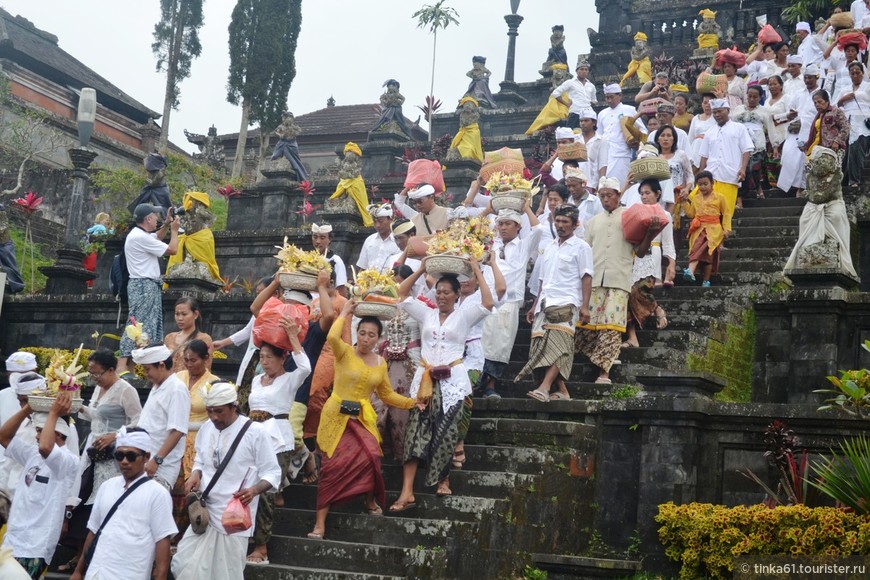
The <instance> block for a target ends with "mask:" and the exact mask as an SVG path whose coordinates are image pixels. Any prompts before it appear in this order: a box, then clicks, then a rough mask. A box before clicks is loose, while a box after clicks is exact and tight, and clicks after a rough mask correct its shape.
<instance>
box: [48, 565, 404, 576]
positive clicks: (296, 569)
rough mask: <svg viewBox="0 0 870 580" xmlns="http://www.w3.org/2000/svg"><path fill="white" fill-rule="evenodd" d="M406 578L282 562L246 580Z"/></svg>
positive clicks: (249, 570)
mask: <svg viewBox="0 0 870 580" xmlns="http://www.w3.org/2000/svg"><path fill="white" fill-rule="evenodd" d="M49 578H50V576H49ZM63 578H68V576H63ZM405 578H406V576H405V575H404V574H402V575H399V576H384V575H382V574H362V573H357V572H345V571H341V570H326V569H323V568H303V567H300V566H283V565H280V564H269V565H268V566H246V567H245V580H405Z"/></svg>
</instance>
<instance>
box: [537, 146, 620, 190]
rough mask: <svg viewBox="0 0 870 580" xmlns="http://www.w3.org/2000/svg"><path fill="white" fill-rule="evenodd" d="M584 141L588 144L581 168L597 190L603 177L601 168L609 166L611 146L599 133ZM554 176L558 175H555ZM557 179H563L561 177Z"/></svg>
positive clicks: (589, 184) (590, 183)
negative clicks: (608, 158) (608, 156)
mask: <svg viewBox="0 0 870 580" xmlns="http://www.w3.org/2000/svg"><path fill="white" fill-rule="evenodd" d="M583 143H585V144H586V161H581V162H580V169H582V170H583V172H584V173H585V174H586V177H587V179H588V180H589V181H588V182H587V185H588V186H589V187H590V188H592V189H593V190H596V189H598V179H599V178H600V177H601V175H600V174H601V169H602V168H604V167H607V154H608V150H609V146H608V145H607V141H605V140H604V139H602V138H601V135H599V134H598V133H595V134H593V135H592V137H591V138H590V139H589V140H583ZM560 172H561V169H560ZM551 175H552V172H551ZM553 177H556V176H555V175H553ZM556 179H561V177H558V178H556Z"/></svg>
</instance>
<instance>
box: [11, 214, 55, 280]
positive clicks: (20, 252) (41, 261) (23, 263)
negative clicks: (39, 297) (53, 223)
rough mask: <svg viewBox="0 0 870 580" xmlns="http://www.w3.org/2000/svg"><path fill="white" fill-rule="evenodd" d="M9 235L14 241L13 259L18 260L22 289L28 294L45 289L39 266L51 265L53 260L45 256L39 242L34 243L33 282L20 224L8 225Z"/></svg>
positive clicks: (27, 250) (43, 277)
mask: <svg viewBox="0 0 870 580" xmlns="http://www.w3.org/2000/svg"><path fill="white" fill-rule="evenodd" d="M9 235H10V237H11V238H12V241H13V242H15V259H16V261H17V262H18V271H19V272H21V278H23V279H24V290H22V292H26V293H28V294H32V293H35V292H40V291H42V290H44V289H45V282H46V278H45V275H44V274H43V273H42V272H40V271H39V267H40V266H51V265H52V264H54V260H52V259H50V258H47V257H46V256H45V255H44V254H43V253H42V248H41V247H40V246H39V244H35V245H34V248H33V274H34V276H33V282H31V279H30V247H29V245H28V244H26V243H25V242H24V228H22V227H20V226H15V225H12V224H10V225H9Z"/></svg>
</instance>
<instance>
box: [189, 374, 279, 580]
mask: <svg viewBox="0 0 870 580" xmlns="http://www.w3.org/2000/svg"><path fill="white" fill-rule="evenodd" d="M201 392H202V398H203V400H204V401H205V409H206V412H208V418H209V420H208V422H206V423H205V424H204V425H203V426H202V428H201V429H200V430H199V435H197V438H196V459H195V460H194V464H193V473H192V474H191V476H190V479H188V480H187V481H186V482H185V484H184V492H185V494H187V493H190V492H191V491H196V490H199V491H203V490H205V489H206V487H208V485H209V483H210V482H211V481H212V479H213V478H214V476H215V472H216V471H217V469H218V467H219V466H220V465H221V462H223V461H224V460H225V459H226V457H227V455H228V451H229V448H230V446H231V445H232V443H233V442H234V441H235V440H236V439H237V438H238V437H240V440H239V444H238V446H237V447H236V450H235V452H234V453H233V455H232V456H231V457H230V459H229V461H228V462H227V464H226V468H225V469H224V471H223V474H222V475H221V476H220V478H218V479H217V480H216V481H215V484H214V486H213V487H212V489H211V491H210V492H209V496H208V501H207V502H206V507H207V508H208V516H209V525H208V528H207V529H206V531H205V532H204V533H202V534H196V533H195V532H194V531H193V528H188V530H187V532H186V533H185V534H184V537H183V538H182V539H181V542H179V543H178V552H177V553H176V554H175V556H174V557H173V558H172V574H173V575H174V576H175V578H176V579H177V580H199V579H200V578H213V579H215V580H230V579H232V580H242V578H243V576H244V570H245V555H246V554H247V550H248V539H249V538H250V537H251V535H252V534H253V532H254V527H253V526H251V527H250V528H248V529H247V530H244V531H241V532H236V533H234V534H227V532H226V531H225V530H224V527H223V525H222V524H221V516H222V515H223V513H224V511H225V510H226V508H227V505H228V504H229V502H230V500H231V499H232V498H234V497H235V498H238V499H239V500H240V501H241V502H242V504H244V505H247V506H248V507H249V508H250V510H251V521H256V519H257V506H258V504H259V497H258V496H259V495H260V494H262V493H265V492H267V491H269V490H271V489H278V486H279V484H280V483H281V468H280V467H279V465H278V459H277V458H276V456H275V451H274V448H273V446H272V440H271V437H270V436H269V434H268V432H267V431H266V430H265V429H264V428H263V425H262V424H260V423H254V422H252V421H250V419H248V418H247V417H244V416H242V415H239V408H238V406H237V404H236V401H237V395H236V389H235V387H234V386H233V385H231V384H229V383H215V384H214V385H209V386H206V387H204V388H203V389H202V391H201ZM242 429H245V432H244V433H242ZM240 433H241V436H240ZM240 485H241V488H240ZM202 554H208V557H207V558H204V557H203V556H202Z"/></svg>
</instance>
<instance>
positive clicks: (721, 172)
mask: <svg viewBox="0 0 870 580" xmlns="http://www.w3.org/2000/svg"><path fill="white" fill-rule="evenodd" d="M754 149H755V144H754V143H753V142H752V137H750V136H749V130H748V129H747V128H746V127H744V126H743V125H741V124H740V123H735V122H734V121H726V123H725V124H724V125H722V126H719V125H718V124H717V125H715V126H713V127H712V128H711V129H710V130H708V131H707V133H706V134H705V135H704V140H703V141H702V142H701V157H706V158H707V171H709V172H710V173H712V174H713V179H715V180H716V181H721V182H723V183H730V184H734V185H736V184H737V174H738V173H739V172H740V166H741V165H742V163H743V159H742V158H743V154H744V153H752V151H753V150H754Z"/></svg>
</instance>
